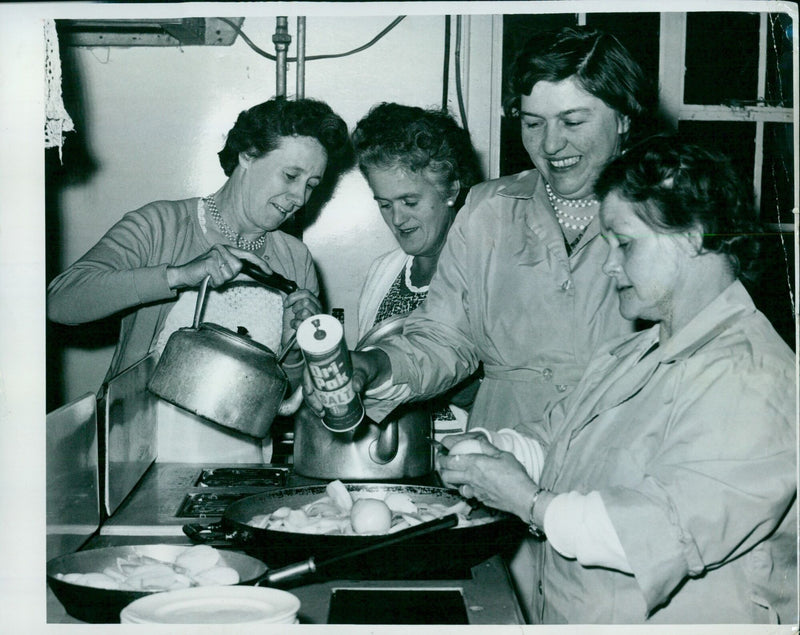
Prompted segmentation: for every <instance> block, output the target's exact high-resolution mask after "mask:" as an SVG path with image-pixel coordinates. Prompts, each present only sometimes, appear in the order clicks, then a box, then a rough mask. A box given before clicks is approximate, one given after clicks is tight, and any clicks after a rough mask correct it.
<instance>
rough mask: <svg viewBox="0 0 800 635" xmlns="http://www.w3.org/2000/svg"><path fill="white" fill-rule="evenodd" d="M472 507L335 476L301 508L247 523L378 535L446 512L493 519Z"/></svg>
mask: <svg viewBox="0 0 800 635" xmlns="http://www.w3.org/2000/svg"><path fill="white" fill-rule="evenodd" d="M471 511H472V507H470V505H469V503H468V502H467V501H465V500H461V501H459V502H457V503H455V504H454V505H450V506H446V505H442V504H440V503H421V502H420V503H417V502H415V501H414V500H412V498H411V497H410V496H408V495H407V494H405V493H403V492H389V493H385V492H369V491H363V492H359V491H354V492H350V491H348V490H347V488H346V487H345V486H344V484H343V483H342V482H341V481H339V480H336V481H331V482H330V483H328V485H327V486H326V488H325V495H324V496H322V497H321V498H318V499H317V500H314V501H311V502H310V503H308V504H306V505H303V506H302V507H300V508H299V509H292V508H290V507H280V508H278V509H276V510H275V511H274V512H272V513H270V514H258V515H256V516H253V518H252V519H251V520H250V521H249V522H248V525H251V526H253V527H258V528H259V529H269V530H273V531H288V532H296V533H303V534H341V535H367V534H372V535H375V534H386V533H394V532H396V531H400V530H401V529H406V528H407V527H413V526H414V525H418V524H420V523H423V522H425V521H428V520H433V519H435V518H441V517H442V516H446V515H447V514H458V526H459V527H463V526H467V525H479V524H483V523H486V522H490V521H491V520H492V519H491V518H490V517H489V518H481V519H470V518H468V516H469V513H470V512H471Z"/></svg>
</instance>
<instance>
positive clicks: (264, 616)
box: [120, 586, 300, 624]
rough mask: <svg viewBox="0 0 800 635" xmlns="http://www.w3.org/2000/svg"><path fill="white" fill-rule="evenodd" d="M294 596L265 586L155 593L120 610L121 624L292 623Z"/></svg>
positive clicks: (296, 603) (297, 602)
mask: <svg viewBox="0 0 800 635" xmlns="http://www.w3.org/2000/svg"><path fill="white" fill-rule="evenodd" d="M299 610H300V600H299V599H298V598H297V596H295V595H292V594H291V593H287V592H286V591H281V590H279V589H271V588H268V587H253V586H208V587H194V588H191V589H182V590H180V591H167V592H166V593H156V594H154V595H149V596H147V597H144V598H140V599H138V600H136V601H134V602H131V603H130V604H129V605H128V606H126V607H125V608H124V609H122V612H121V613H120V622H121V623H123V624H256V623H258V624H292V623H294V622H295V619H296V618H297V612H298V611H299Z"/></svg>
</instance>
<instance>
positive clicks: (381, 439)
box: [369, 419, 400, 464]
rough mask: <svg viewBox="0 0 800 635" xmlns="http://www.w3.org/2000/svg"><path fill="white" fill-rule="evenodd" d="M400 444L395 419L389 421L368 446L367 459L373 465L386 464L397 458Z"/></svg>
mask: <svg viewBox="0 0 800 635" xmlns="http://www.w3.org/2000/svg"><path fill="white" fill-rule="evenodd" d="M399 442H400V438H399V434H398V426H397V419H392V420H391V421H389V422H388V423H387V424H386V425H385V426H383V429H382V430H381V431H380V433H379V434H378V438H377V439H376V440H375V441H373V442H372V443H371V444H370V446H369V458H371V459H372V460H373V461H375V463H380V464H384V463H388V462H389V461H391V460H392V459H394V457H396V456H397V448H398V445H399Z"/></svg>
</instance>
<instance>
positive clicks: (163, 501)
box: [100, 462, 320, 536]
mask: <svg viewBox="0 0 800 635" xmlns="http://www.w3.org/2000/svg"><path fill="white" fill-rule="evenodd" d="M319 482H320V481H317V480H313V479H306V478H303V477H298V476H295V475H293V474H292V471H291V468H290V467H288V466H277V465H260V464H240V465H236V466H231V465H215V464H211V465H197V464H192V463H158V462H156V463H154V464H153V465H152V466H150V469H149V470H148V471H147V472H146V473H145V475H144V477H143V478H142V480H141V481H140V482H139V484H138V485H137V486H136V487H135V488H134V490H133V491H132V492H131V493H130V494H129V495H128V497H127V498H126V499H125V501H123V503H122V504H121V505H120V506H119V509H118V510H117V511H116V512H115V513H114V514H113V515H112V516H111V517H110V518H109V519H108V520H106V522H105V523H103V525H102V526H101V527H100V535H101V536H115V535H116V536H134V535H135V536H171V535H183V529H182V528H183V525H185V524H187V523H192V522H197V521H198V520H202V521H203V522H216V521H218V520H219V519H220V518H221V516H222V514H223V512H224V511H225V508H226V507H228V505H230V504H231V503H233V502H235V501H237V500H239V499H241V498H244V497H245V496H252V495H253V494H258V493H259V492H264V491H268V490H271V489H276V488H282V487H296V486H301V485H312V484H318V483H319Z"/></svg>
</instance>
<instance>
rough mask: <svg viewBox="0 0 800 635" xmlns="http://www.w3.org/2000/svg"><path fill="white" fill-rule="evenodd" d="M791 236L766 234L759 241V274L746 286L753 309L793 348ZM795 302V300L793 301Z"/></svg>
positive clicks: (792, 244) (794, 247) (793, 246)
mask: <svg viewBox="0 0 800 635" xmlns="http://www.w3.org/2000/svg"><path fill="white" fill-rule="evenodd" d="M795 249H796V245H795V244H794V236H793V235H792V234H791V233H789V232H784V233H782V234H781V233H775V232H772V233H769V232H768V233H766V234H765V235H764V236H763V238H762V241H761V259H760V265H761V273H760V276H759V278H758V281H757V283H756V284H751V285H747V290H748V291H749V292H750V295H751V296H753V302H755V305H756V307H757V308H758V310H759V311H761V312H762V313H763V314H764V315H766V316H767V319H768V320H769V321H770V322H771V323H772V326H773V327H775V330H776V331H778V333H779V334H780V336H781V337H782V338H783V339H784V341H785V342H786V343H787V344H788V345H789V346H791V347H792V349H795V347H796V344H795V335H794V314H793V307H792V296H791V294H790V290H792V291H793V290H794V289H795V288H796V286H795V277H794V252H795ZM794 302H797V297H795V298H794Z"/></svg>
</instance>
